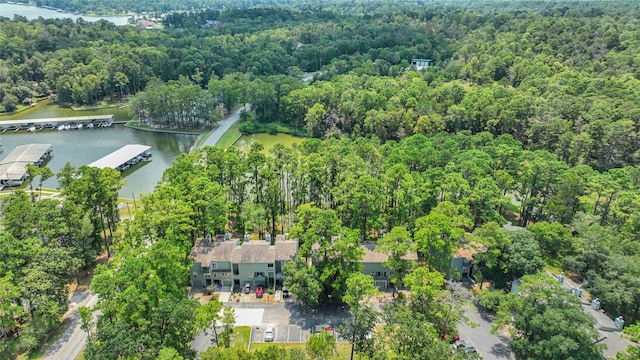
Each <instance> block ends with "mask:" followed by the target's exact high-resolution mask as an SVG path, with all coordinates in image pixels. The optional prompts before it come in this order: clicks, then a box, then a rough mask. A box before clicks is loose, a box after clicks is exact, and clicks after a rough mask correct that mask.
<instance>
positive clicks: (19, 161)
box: [0, 144, 53, 187]
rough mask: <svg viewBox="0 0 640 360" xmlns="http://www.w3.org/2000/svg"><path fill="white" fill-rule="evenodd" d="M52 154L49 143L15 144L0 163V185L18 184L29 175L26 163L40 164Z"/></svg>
mask: <svg viewBox="0 0 640 360" xmlns="http://www.w3.org/2000/svg"><path fill="white" fill-rule="evenodd" d="M52 155H53V150H52V149H51V144H28V145H21V146H17V147H16V148H15V149H14V150H13V151H12V152H11V153H10V154H9V155H7V157H5V158H4V160H2V162H1V163H0V185H2V186H3V187H4V186H20V185H22V183H24V181H25V180H27V178H28V177H29V174H27V165H28V164H31V165H35V166H41V165H42V164H44V162H45V161H47V159H48V158H50V157H51V156H52Z"/></svg>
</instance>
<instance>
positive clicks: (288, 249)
mask: <svg viewBox="0 0 640 360" xmlns="http://www.w3.org/2000/svg"><path fill="white" fill-rule="evenodd" d="M275 246H276V260H293V259H295V258H296V254H297V253H298V241H297V240H282V241H278V238H277V237H276V245H275Z"/></svg>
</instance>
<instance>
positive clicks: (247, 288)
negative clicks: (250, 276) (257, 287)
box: [244, 283, 251, 294]
mask: <svg viewBox="0 0 640 360" xmlns="http://www.w3.org/2000/svg"><path fill="white" fill-rule="evenodd" d="M250 292H251V284H249V283H246V284H244V293H245V294H248V293H250Z"/></svg>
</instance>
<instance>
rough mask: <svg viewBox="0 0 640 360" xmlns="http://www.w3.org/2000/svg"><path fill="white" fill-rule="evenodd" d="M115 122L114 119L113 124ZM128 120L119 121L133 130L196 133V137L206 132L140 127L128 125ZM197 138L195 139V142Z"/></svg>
mask: <svg viewBox="0 0 640 360" xmlns="http://www.w3.org/2000/svg"><path fill="white" fill-rule="evenodd" d="M115 123H116V122H115V121H114V124H115ZM128 123H129V121H121V122H120V124H124V126H125V127H128V128H131V129H135V130H142V131H149V132H157V133H167V134H183V135H198V137H200V136H202V134H204V133H206V132H207V131H203V132H197V131H195V130H193V131H190V130H180V129H164V128H159V129H154V128H147V127H142V126H137V125H130V124H128ZM197 141H198V140H197V139H196V142H197Z"/></svg>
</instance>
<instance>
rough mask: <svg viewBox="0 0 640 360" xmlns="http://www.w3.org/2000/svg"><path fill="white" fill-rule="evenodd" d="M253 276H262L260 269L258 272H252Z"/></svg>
mask: <svg viewBox="0 0 640 360" xmlns="http://www.w3.org/2000/svg"><path fill="white" fill-rule="evenodd" d="M253 276H254V277H264V273H263V272H261V271H258V272H255V273H253Z"/></svg>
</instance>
